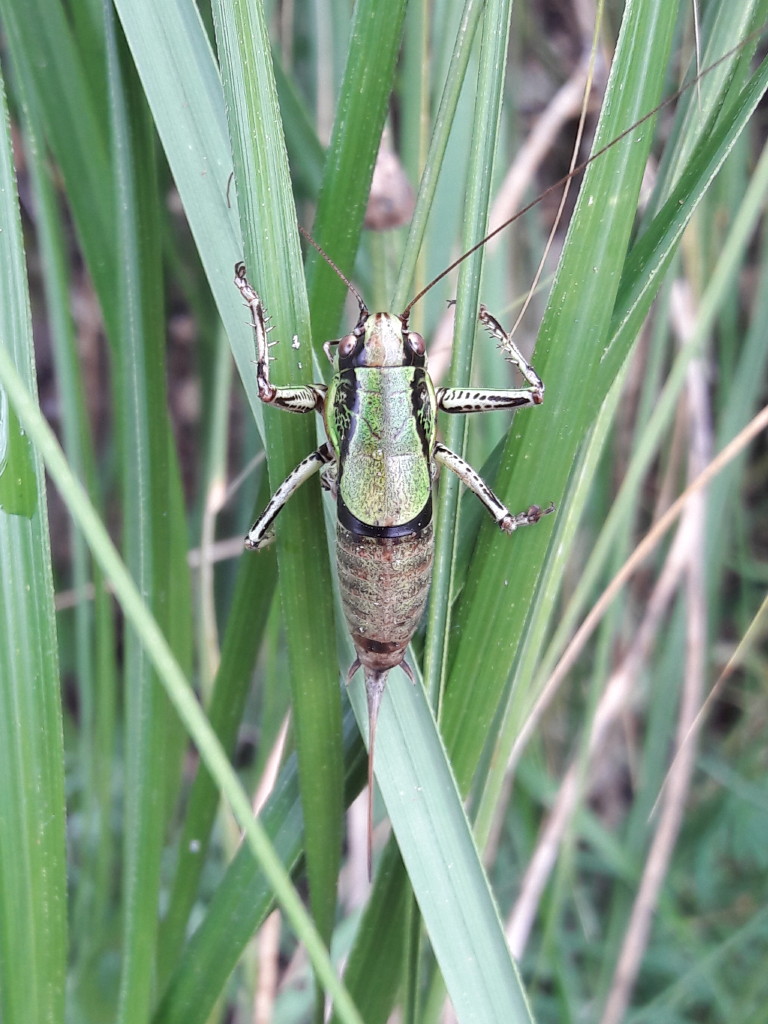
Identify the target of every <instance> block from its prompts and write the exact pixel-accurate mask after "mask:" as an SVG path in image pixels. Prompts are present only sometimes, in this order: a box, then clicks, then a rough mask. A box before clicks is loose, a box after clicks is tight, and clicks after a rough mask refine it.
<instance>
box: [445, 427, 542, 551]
mask: <svg viewBox="0 0 768 1024" xmlns="http://www.w3.org/2000/svg"><path fill="white" fill-rule="evenodd" d="M435 459H436V461H437V462H439V463H441V464H442V465H443V466H447V467H448V469H450V470H452V471H453V472H454V473H455V474H456V476H457V477H458V478H459V480H461V482H462V483H463V484H464V486H465V487H468V488H469V489H470V491H472V492H473V493H474V494H476V495H477V496H478V498H479V499H480V501H482V503H483V504H484V505H485V507H486V508H487V509H488V511H489V512H490V513H491V515H492V516H493V518H494V520H495V521H496V525H497V526H498V527H499V528H500V529H502V530H503V531H504V533H514V532H515V530H516V529H517V528H518V527H519V526H532V525H533V524H534V523H538V521H539V520H540V519H541V517H542V516H547V515H549V513H550V512H554V510H555V506H554V504H553V503H551V502H550V504H549V505H547V507H546V508H539V506H538V505H531V507H530V508H528V509H526V510H525V512H517V513H513V512H510V511H509V509H508V508H507V506H506V505H504V504H503V503H502V502H501V501H500V500H499V499H498V498H497V497H496V495H495V494H494V493H493V491H492V490H491V488H490V487H489V486H488V484H487V483H486V482H485V480H483V478H482V477H481V476H480V474H479V473H478V472H477V470H475V469H473V468H472V467H471V466H470V464H469V463H468V462H465V461H464V459H462V457H461V456H460V455H457V454H456V452H452V451H451V449H450V448H446V447H445V445H444V444H440V442H438V443H437V444H436V445H435Z"/></svg>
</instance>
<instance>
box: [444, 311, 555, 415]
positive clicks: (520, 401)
mask: <svg viewBox="0 0 768 1024" xmlns="http://www.w3.org/2000/svg"><path fill="white" fill-rule="evenodd" d="M479 320H480V323H481V324H482V325H483V327H485V329H486V330H487V331H488V333H489V334H490V335H491V337H492V338H496V340H497V341H498V342H499V348H500V349H501V351H502V352H503V353H504V354H505V355H506V357H507V359H508V360H509V362H510V363H512V365H513V366H516V367H517V368H518V370H519V371H520V373H521V374H522V375H523V377H524V378H525V380H526V381H527V382H528V387H527V388H496V389H492V388H438V389H437V391H436V396H437V406H438V408H439V409H442V410H443V412H457V413H468V412H493V411H494V410H495V409H517V408H520V406H526V405H541V403H542V402H543V401H544V383H543V381H542V379H541V377H539V375H538V374H537V373H536V371H535V370H534V368H533V367H532V366H531V364H530V363H528V362H526V360H525V359H524V358H523V354H522V352H521V351H520V349H519V348H518V347H517V345H515V343H514V342H513V341H512V337H511V335H509V334H506V333H505V331H504V328H503V327H502V326H501V324H500V323H499V321H498V320H497V319H496V318H495V317H494V316H492V315H491V314H490V313H489V312H488V310H487V309H486V308H485V306H481V307H480V315H479Z"/></svg>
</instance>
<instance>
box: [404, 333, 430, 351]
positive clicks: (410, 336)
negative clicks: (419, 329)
mask: <svg viewBox="0 0 768 1024" xmlns="http://www.w3.org/2000/svg"><path fill="white" fill-rule="evenodd" d="M406 339H407V341H408V345H409V347H410V349H411V351H412V352H414V353H415V354H416V355H417V356H423V355H424V353H425V352H426V349H427V346H426V345H425V344H424V339H423V338H422V336H421V335H420V334H417V333H416V331H408V333H407V335H406Z"/></svg>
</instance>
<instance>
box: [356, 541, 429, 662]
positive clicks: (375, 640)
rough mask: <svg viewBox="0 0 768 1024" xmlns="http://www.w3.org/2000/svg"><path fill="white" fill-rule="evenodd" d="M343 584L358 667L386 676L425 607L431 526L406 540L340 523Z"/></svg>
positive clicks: (412, 632) (404, 646)
mask: <svg viewBox="0 0 768 1024" xmlns="http://www.w3.org/2000/svg"><path fill="white" fill-rule="evenodd" d="M336 535H337V558H338V574H339V585H340V588H341V601H342V605H343V608H344V615H345V616H346V619H347V625H348V627H349V631H350V633H351V634H352V640H353V643H354V645H355V650H356V651H357V656H358V658H359V660H360V664H361V665H363V667H364V668H365V669H367V670H369V671H373V672H386V671H387V670H388V669H390V668H394V667H395V666H396V665H399V664H400V662H401V661H402V660H403V657H404V655H405V649H406V647H407V646H408V644H409V643H410V640H411V637H412V636H413V634H414V632H415V631H416V627H417V626H418V624H419V620H420V619H421V616H422V613H423V611H424V606H425V604H426V603H427V595H428V593H429V583H430V579H431V576H432V556H433V550H434V540H433V532H432V524H431V523H429V524H428V525H427V526H425V527H424V528H423V529H420V530H417V531H416V532H414V533H411V534H406V536H404V537H367V536H359V535H357V534H354V533H352V532H351V531H349V530H348V529H347V528H346V527H345V526H343V525H342V524H341V523H338V524H337V531H336Z"/></svg>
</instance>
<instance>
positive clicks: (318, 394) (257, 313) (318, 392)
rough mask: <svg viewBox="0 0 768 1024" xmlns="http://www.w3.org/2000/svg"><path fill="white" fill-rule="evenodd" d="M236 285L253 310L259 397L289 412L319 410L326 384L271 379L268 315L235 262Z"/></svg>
mask: <svg viewBox="0 0 768 1024" xmlns="http://www.w3.org/2000/svg"><path fill="white" fill-rule="evenodd" d="M235 284H236V285H237V287H238V289H239V291H240V294H241V295H242V297H243V300H244V302H245V304H246V306H247V307H248V308H249V309H250V311H251V327H253V333H254V335H255V337H256V381H257V383H258V387H259V398H260V399H261V400H262V402H266V403H267V404H268V405H275V406H277V408H278V409H285V410H286V411H287V412H319V413H322V411H323V406H324V404H325V395H326V392H327V390H328V389H327V388H326V386H325V384H303V385H301V386H299V387H297V388H278V387H275V385H274V384H273V383H272V382H271V380H270V379H269V349H270V348H271V344H270V343H269V342H268V341H267V335H268V334H269V332H270V330H271V329H272V328H271V327H267V319H268V318H267V314H266V311H265V309H264V303H263V302H262V301H261V298H260V296H259V293H258V292H257V291H256V289H255V288H254V287H253V286H252V285H251V284H250V282H249V281H248V278H247V277H246V276H245V264H244V263H237V264H235Z"/></svg>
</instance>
